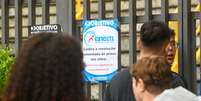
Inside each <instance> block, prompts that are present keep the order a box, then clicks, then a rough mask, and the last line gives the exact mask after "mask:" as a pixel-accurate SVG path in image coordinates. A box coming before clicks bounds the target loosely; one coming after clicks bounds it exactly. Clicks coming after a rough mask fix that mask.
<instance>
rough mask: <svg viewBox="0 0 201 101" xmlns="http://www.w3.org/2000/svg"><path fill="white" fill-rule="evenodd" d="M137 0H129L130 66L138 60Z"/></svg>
mask: <svg viewBox="0 0 201 101" xmlns="http://www.w3.org/2000/svg"><path fill="white" fill-rule="evenodd" d="M136 18H137V17H136V0H129V66H130V68H131V66H132V65H133V64H134V63H135V62H136V60H137V54H136V39H137V38H136V23H137V22H136Z"/></svg>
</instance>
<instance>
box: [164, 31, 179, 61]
mask: <svg viewBox="0 0 201 101" xmlns="http://www.w3.org/2000/svg"><path fill="white" fill-rule="evenodd" d="M176 49H177V43H176V41H175V32H174V30H171V37H170V42H169V44H168V46H167V48H166V57H167V61H168V62H169V63H170V64H172V63H173V61H174V57H175V53H176Z"/></svg>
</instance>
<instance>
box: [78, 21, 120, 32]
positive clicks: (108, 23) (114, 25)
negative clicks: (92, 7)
mask: <svg viewBox="0 0 201 101" xmlns="http://www.w3.org/2000/svg"><path fill="white" fill-rule="evenodd" d="M94 26H109V27H112V28H114V29H117V28H118V26H119V23H118V19H116V18H115V19H114V20H83V21H82V28H83V32H85V31H86V30H88V29H90V28H92V27H94Z"/></svg>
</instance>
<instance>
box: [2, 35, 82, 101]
mask: <svg viewBox="0 0 201 101" xmlns="http://www.w3.org/2000/svg"><path fill="white" fill-rule="evenodd" d="M82 70H83V55H82V50H81V45H80V43H79V42H78V41H76V40H75V39H73V38H71V37H69V36H67V35H64V34H63V33H56V34H53V33H41V34H37V35H34V36H32V37H31V38H29V39H28V40H27V41H25V42H24V45H23V46H22V49H21V51H20V53H19V55H18V57H17V59H16V62H15V63H14V65H13V67H12V69H11V75H10V77H9V80H8V83H7V85H6V88H5V94H4V101H84V94H83V81H82V73H81V72H82Z"/></svg>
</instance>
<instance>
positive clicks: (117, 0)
mask: <svg viewBox="0 0 201 101" xmlns="http://www.w3.org/2000/svg"><path fill="white" fill-rule="evenodd" d="M113 9H114V11H113V14H114V18H116V19H118V21H120V17H121V12H120V11H121V1H120V0H114V7H113ZM120 26H121V25H120V23H119V27H120ZM118 36H119V37H118V40H119V41H118V48H119V49H118V70H121V30H120V28H118Z"/></svg>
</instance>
